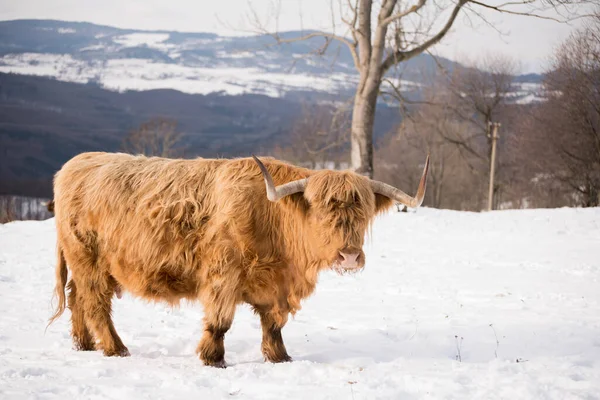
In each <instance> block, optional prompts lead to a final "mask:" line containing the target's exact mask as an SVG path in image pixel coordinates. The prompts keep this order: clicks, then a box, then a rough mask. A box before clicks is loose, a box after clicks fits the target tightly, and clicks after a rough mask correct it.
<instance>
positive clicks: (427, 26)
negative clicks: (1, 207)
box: [253, 0, 589, 177]
mask: <svg viewBox="0 0 600 400" xmlns="http://www.w3.org/2000/svg"><path fill="white" fill-rule="evenodd" d="M337 1H338V7H334V3H333V0H332V3H331V7H330V12H331V13H332V16H331V17H332V24H333V26H332V28H333V32H311V33H308V34H306V35H300V36H297V37H294V38H285V39H284V38H281V37H280V36H279V34H278V32H274V33H272V35H273V37H274V38H275V39H276V40H277V42H278V43H290V42H295V41H302V40H308V39H311V38H314V37H323V38H324V39H325V42H324V44H323V46H322V47H321V48H320V49H319V51H317V53H320V54H322V53H324V51H325V50H326V49H327V47H328V46H329V44H330V43H331V42H332V41H338V42H340V43H342V44H343V45H346V46H347V48H348V49H349V51H350V53H351V55H352V58H353V60H354V65H355V67H356V69H357V71H358V73H359V82H358V85H357V88H356V94H355V96H354V106H353V113H352V128H351V161H352V167H353V168H354V169H355V170H356V171H357V172H359V173H362V174H365V175H367V176H369V177H372V176H373V126H374V120H375V109H376V107H377V98H378V96H379V94H380V90H381V86H382V82H383V80H384V78H385V77H386V75H387V74H388V73H389V72H390V70H391V69H392V68H394V67H395V66H398V65H401V64H402V63H403V62H406V61H408V60H410V59H411V58H413V57H415V56H417V55H419V54H422V53H423V52H425V51H428V50H429V49H430V48H431V47H432V46H434V45H435V44H437V43H438V42H439V41H440V40H441V39H442V38H443V37H444V36H445V35H446V34H447V33H448V31H449V30H450V28H451V27H452V25H453V24H454V22H455V21H456V18H457V16H458V15H459V13H461V12H463V13H466V15H469V16H471V17H477V18H483V17H482V16H481V11H482V10H493V11H496V12H498V13H506V14H513V15H522V16H534V17H538V18H548V17H545V16H544V10H547V9H551V8H554V7H557V6H563V5H567V4H568V5H573V4H575V3H587V2H588V1H589V0H515V1H507V2H504V3H501V4H498V3H497V2H494V1H488V0H446V1H442V2H440V1H432V0H413V1H411V2H409V1H400V0H381V1H373V0H347V1H343V0H337ZM335 8H337V9H339V12H337V13H334V9H335ZM564 11H566V12H569V11H571V9H570V8H566V9H565V10H564ZM569 15H572V14H569ZM338 18H339V19H341V21H342V22H343V23H344V26H345V28H346V29H345V31H344V32H342V33H341V34H337V33H336V31H335V27H336V25H337V23H336V20H337V19H338ZM550 19H552V18H550ZM440 20H441V21H443V22H442V23H441V24H440V23H439V21H440ZM486 22H487V21H486ZM253 23H254V24H255V25H256V27H257V28H258V29H259V30H260V31H262V32H269V30H268V29H267V27H266V26H265V24H262V23H260V21H259V19H258V18H257V17H256V13H254V21H253ZM347 34H349V35H350V38H348V37H347V36H346V35H347ZM389 82H391V81H389Z"/></svg>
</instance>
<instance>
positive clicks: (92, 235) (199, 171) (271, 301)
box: [50, 153, 429, 367]
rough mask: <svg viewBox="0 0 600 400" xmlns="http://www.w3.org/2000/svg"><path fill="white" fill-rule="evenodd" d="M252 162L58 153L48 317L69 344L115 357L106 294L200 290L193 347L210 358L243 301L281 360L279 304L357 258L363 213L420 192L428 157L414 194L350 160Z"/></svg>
mask: <svg viewBox="0 0 600 400" xmlns="http://www.w3.org/2000/svg"><path fill="white" fill-rule="evenodd" d="M264 162H265V164H263V163H262V162H261V161H260V160H259V159H258V158H256V157H255V158H254V159H252V158H240V159H196V160H174V159H166V158H158V157H151V158H147V157H144V156H132V155H127V154H110V153H84V154H80V155H78V156H76V157H74V158H73V159H71V160H70V161H68V162H67V163H66V164H65V165H64V166H63V167H62V169H61V170H60V171H59V172H58V173H57V174H56V177H55V181H54V203H53V204H54V212H55V216H56V230H57V256H58V262H57V267H56V278H57V283H56V288H55V292H56V295H57V297H58V300H59V303H58V308H57V310H56V313H55V314H54V315H53V317H52V318H51V320H50V322H52V321H54V320H55V319H56V318H58V317H59V316H60V315H61V314H62V313H63V311H64V310H65V307H66V306H67V304H68V308H69V309H70V310H71V323H72V331H71V335H72V337H73V341H74V345H75V348H76V349H78V350H94V349H96V348H97V347H98V348H101V349H102V350H103V352H104V355H105V356H127V355H129V351H128V350H127V347H125V345H124V344H123V342H122V341H121V339H120V338H119V335H117V332H116V330H115V327H114V325H113V322H112V319H111V301H112V298H113V296H114V295H115V294H118V295H120V294H121V291H126V292H128V293H130V294H131V295H132V296H138V297H141V298H144V299H148V300H156V301H165V302H168V303H170V304H177V303H178V302H179V301H180V300H182V299H188V300H192V301H200V302H201V303H202V304H203V306H204V333H203V336H202V339H201V340H200V343H199V345H198V348H197V353H198V354H199V357H200V359H201V360H202V361H203V362H204V364H206V365H211V366H216V367H224V366H225V359H224V354H225V348H224V344H223V338H224V335H225V333H226V332H227V330H228V329H229V327H230V326H231V323H232V320H233V316H234V313H235V310H236V306H237V305H238V304H240V303H248V304H250V305H251V306H252V308H253V309H254V311H255V312H256V314H258V315H259V317H260V321H261V325H262V330H263V337H262V353H263V355H264V358H265V360H266V361H270V362H282V361H290V360H291V359H290V357H289V356H288V353H287V351H286V348H285V346H284V344H283V340H282V337H281V329H282V328H283V327H284V325H285V324H286V322H287V319H288V315H289V314H290V313H291V314H292V315H293V314H294V313H296V312H297V311H298V310H300V308H301V306H300V301H301V300H302V299H304V298H306V297H307V296H309V295H310V294H311V293H312V292H313V290H314V288H315V285H316V284H317V277H318V274H319V272H320V271H322V270H324V269H327V268H334V269H336V270H338V271H343V272H353V271H358V270H360V269H362V268H363V267H364V264H365V255H364V253H363V250H362V247H363V242H364V237H365V234H366V232H367V229H368V227H369V225H370V223H371V222H372V221H373V218H374V217H375V215H377V214H378V213H381V212H382V211H385V210H387V209H389V208H390V207H391V206H392V205H393V204H394V202H399V203H402V204H406V205H408V206H410V207H418V206H419V205H420V204H421V203H422V201H423V197H424V194H425V186H426V177H427V169H428V165H429V157H428V158H427V161H426V163H425V168H424V170H423V175H422V177H421V181H420V184H419V187H418V191H417V195H416V197H414V198H413V197H411V196H409V195H407V194H405V193H403V192H402V191H400V190H399V189H396V188H394V187H392V186H389V185H387V184H385V183H382V182H377V181H374V180H370V179H368V178H367V177H364V176H362V175H359V174H356V173H354V172H350V171H328V170H323V171H313V170H309V169H304V168H298V167H295V166H292V165H290V164H287V163H284V162H282V161H277V160H274V159H270V158H265V159H264ZM265 188H266V193H265ZM67 266H68V270H70V272H71V277H70V280H69V281H68V283H67V277H68V270H67ZM65 286H67V287H68V289H69V290H68V299H67V298H66V297H67V296H66V294H65Z"/></svg>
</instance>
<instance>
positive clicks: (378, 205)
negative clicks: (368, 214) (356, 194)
mask: <svg viewBox="0 0 600 400" xmlns="http://www.w3.org/2000/svg"><path fill="white" fill-rule="evenodd" d="M393 205H394V200H392V199H390V198H389V197H387V196H384V195H382V194H379V193H375V213H377V214H379V213H382V212H384V211H387V210H389V209H390V208H391V207H392V206H393Z"/></svg>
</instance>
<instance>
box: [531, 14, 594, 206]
mask: <svg viewBox="0 0 600 400" xmlns="http://www.w3.org/2000/svg"><path fill="white" fill-rule="evenodd" d="M544 84H545V88H546V93H547V97H548V100H547V101H546V102H544V103H542V104H540V105H539V106H538V107H537V108H536V109H535V110H533V112H532V113H531V114H530V116H529V118H527V119H526V120H525V121H524V123H523V125H522V132H521V134H520V137H519V139H520V141H519V144H520V150H521V152H522V161H523V162H524V163H525V165H527V166H528V167H529V169H530V170H531V172H532V173H533V174H534V176H533V177H532V178H533V179H532V181H531V183H530V184H535V185H536V186H540V185H541V186H542V187H544V188H546V189H547V190H556V187H557V186H556V185H557V184H558V185H559V187H562V190H563V194H566V196H564V195H563V196H562V199H563V200H566V204H568V205H582V206H586V207H593V206H598V205H600V13H599V14H598V15H597V16H596V18H595V19H594V20H593V21H591V22H590V23H589V24H587V26H585V27H584V28H583V29H581V30H579V31H577V32H576V33H574V34H573V35H572V36H571V37H570V38H569V39H568V40H567V41H566V42H565V43H564V44H563V45H562V46H561V47H560V48H559V49H558V51H557V53H556V55H555V59H554V65H553V70H552V71H550V72H549V73H548V74H547V78H546V80H545V82H544ZM559 196H560V195H559ZM563 204H564V203H563Z"/></svg>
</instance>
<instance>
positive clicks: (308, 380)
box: [0, 209, 600, 400]
mask: <svg viewBox="0 0 600 400" xmlns="http://www.w3.org/2000/svg"><path fill="white" fill-rule="evenodd" d="M54 237H55V235H54V232H53V221H51V220H49V221H45V222H15V223H10V224H6V225H0V398H2V399H12V398H28V399H29V398H32V399H33V398H62V399H65V398H77V399H87V398H94V399H101V398H102V399H105V398H119V399H132V398H152V399H162V398H173V399H187V398H200V399H218V398H244V399H297V398H298V399H299V398H302V399H305V398H309V399H311V400H314V399H376V398H381V399H421V398H423V399H446V398H448V399H450V398H451V399H501V398H502V399H573V398H576V399H596V398H600V281H599V278H600V209H558V210H525V211H500V212H492V213H483V214H475V213H465V212H450V211H437V210H431V209H420V210H419V211H418V212H417V213H408V214H407V213H391V214H389V215H386V216H384V217H381V218H380V219H379V220H378V221H377V223H376V224H375V226H374V227H373V233H372V236H371V238H370V239H369V244H368V245H367V247H366V250H367V266H366V269H365V270H364V271H363V272H362V273H360V274H358V275H355V276H342V277H340V276H337V275H334V274H332V273H327V274H324V275H323V276H322V277H321V281H320V284H319V286H318V287H317V291H316V293H315V294H314V296H313V297H312V298H310V299H309V300H308V301H306V302H305V305H304V308H303V310H302V311H300V313H299V314H298V315H297V316H296V318H295V320H290V322H289V323H288V325H287V326H286V328H285V329H284V331H283V334H284V340H285V342H286V345H287V348H288V351H289V353H290V354H291V355H292V356H293V357H294V359H295V361H294V362H292V363H287V364H277V365H274V364H266V363H264V362H263V361H262V357H261V354H260V338H261V331H260V324H259V321H258V319H257V318H256V317H255V316H254V315H253V314H252V313H251V312H250V310H249V309H248V308H246V307H240V309H239V310H238V313H237V315H236V320H235V323H234V325H233V327H232V329H231V330H230V332H229V333H228V334H227V336H226V339H225V346H226V356H225V358H226V360H227V362H228V364H229V365H230V366H229V368H227V369H224V370H220V369H213V368H209V367H204V366H202V364H201V363H200V361H199V360H198V359H197V358H196V356H195V354H194V349H195V347H196V344H197V341H198V340H199V339H200V334H201V318H202V309H201V307H200V306H199V305H193V304H182V306H181V307H180V308H178V309H170V308H168V307H166V306H165V305H162V304H146V303H144V302H142V301H139V300H136V299H133V298H131V297H128V296H125V297H124V298H123V299H121V300H116V301H115V310H114V318H115V324H116V327H117V330H118V332H119V333H120V335H121V337H122V338H123V340H124V342H125V344H126V345H128V347H129V350H130V351H131V353H132V356H131V357H130V358H104V357H103V356H102V354H101V353H100V352H76V351H74V350H71V339H70V337H69V326H68V319H69V316H68V312H67V313H66V315H64V316H63V317H62V318H61V319H60V320H59V321H58V322H56V323H55V324H54V325H52V326H51V327H50V328H49V329H48V331H47V332H46V333H44V328H45V325H46V321H47V318H48V316H49V315H50V297H51V291H52V287H53V285H54V265H53V261H54ZM457 346H458V348H457ZM459 348H460V358H461V360H458V359H457V358H458V353H459Z"/></svg>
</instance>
